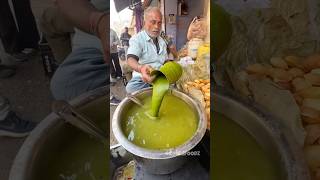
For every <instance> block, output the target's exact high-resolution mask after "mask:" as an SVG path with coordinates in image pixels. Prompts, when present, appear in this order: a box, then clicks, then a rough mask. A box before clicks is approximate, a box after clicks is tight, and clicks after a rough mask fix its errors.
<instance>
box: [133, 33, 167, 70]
mask: <svg viewBox="0 0 320 180" xmlns="http://www.w3.org/2000/svg"><path fill="white" fill-rule="evenodd" d="M158 43H159V53H157V47H156V45H155V44H154V43H153V41H152V39H151V38H150V36H149V35H148V34H147V32H146V31H145V30H143V31H141V32H139V33H138V34H136V35H134V36H133V37H132V38H131V39H130V41H129V48H128V54H133V55H136V56H138V57H139V61H138V63H139V64H148V65H150V66H151V67H152V68H154V69H159V68H160V67H161V66H162V65H163V64H164V62H165V60H166V59H168V53H167V45H166V43H165V41H164V40H163V39H162V38H161V37H160V36H159V37H158ZM132 76H141V74H140V73H138V72H136V71H133V73H132Z"/></svg>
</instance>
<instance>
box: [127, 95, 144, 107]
mask: <svg viewBox="0 0 320 180" xmlns="http://www.w3.org/2000/svg"><path fill="white" fill-rule="evenodd" d="M127 98H129V99H130V100H131V101H133V102H134V103H136V104H137V105H139V106H141V107H143V103H142V101H141V100H140V99H138V98H137V97H136V96H134V95H132V94H127Z"/></svg>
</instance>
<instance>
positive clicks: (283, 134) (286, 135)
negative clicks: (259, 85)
mask: <svg viewBox="0 0 320 180" xmlns="http://www.w3.org/2000/svg"><path fill="white" fill-rule="evenodd" d="M213 91H214V93H213V96H212V98H213V99H217V100H216V101H214V103H213V106H215V105H216V103H217V101H219V100H223V101H224V102H228V103H231V102H232V103H234V104H237V107H239V110H240V109H241V110H242V111H246V112H249V113H250V114H251V116H255V117H256V118H257V119H259V121H258V122H259V123H260V124H262V125H263V126H265V127H266V129H267V131H268V132H269V133H270V132H271V133H270V136H271V137H272V138H273V140H274V142H275V146H277V151H278V153H280V154H281V155H283V156H282V158H281V163H282V165H283V168H284V169H285V171H286V173H287V174H286V175H287V179H288V180H301V179H303V180H310V172H309V169H308V165H307V163H306V160H305V157H304V154H303V150H302V147H301V146H299V144H298V142H297V141H296V140H295V139H294V138H293V137H294V136H293V135H292V132H291V131H289V130H288V129H285V128H284V127H283V126H282V124H280V123H279V122H280V120H279V119H278V118H277V117H275V116H274V115H272V114H271V113H270V112H268V111H266V110H265V109H264V108H263V107H262V106H261V105H260V104H257V103H256V102H253V101H252V100H250V99H247V98H245V97H243V96H240V95H239V94H237V93H236V92H235V91H233V90H230V89H225V88H223V87H221V86H215V88H214V90H213ZM216 112H218V111H216ZM219 113H222V112H219ZM222 114H224V113H222ZM224 115H225V116H227V117H228V115H226V114H224ZM229 118H230V117H229ZM233 121H234V120H233ZM234 122H235V123H237V124H238V125H239V126H241V127H242V128H244V129H245V130H246V131H247V132H248V133H249V134H251V132H250V131H249V129H247V128H246V127H244V126H243V125H241V124H240V123H239V122H236V121H234ZM251 135H252V134H251ZM254 138H255V140H256V141H257V139H256V137H254ZM260 145H261V144H260Z"/></svg>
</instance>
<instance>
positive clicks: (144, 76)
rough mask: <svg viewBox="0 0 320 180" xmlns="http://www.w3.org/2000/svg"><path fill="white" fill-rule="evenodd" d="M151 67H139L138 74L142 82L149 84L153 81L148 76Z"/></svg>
mask: <svg viewBox="0 0 320 180" xmlns="http://www.w3.org/2000/svg"><path fill="white" fill-rule="evenodd" d="M152 70H153V69H152V67H151V66H150V65H147V64H145V65H142V66H141V67H140V72H141V74H142V80H143V81H144V82H146V83H149V84H150V83H151V82H152V81H153V78H152V77H151V76H150V73H151V71H152Z"/></svg>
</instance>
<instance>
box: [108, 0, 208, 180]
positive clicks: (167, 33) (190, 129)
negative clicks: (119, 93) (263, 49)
mask: <svg viewBox="0 0 320 180" xmlns="http://www.w3.org/2000/svg"><path fill="white" fill-rule="evenodd" d="M195 3H196V2H195V1H167V0H161V1H151V2H150V1H144V2H143V3H142V4H143V7H144V8H147V7H148V5H149V6H156V7H159V8H160V10H161V12H162V15H163V18H162V19H163V25H162V30H163V33H162V34H161V37H162V38H163V39H164V40H165V41H166V42H167V43H168V42H170V43H171V44H172V46H168V49H169V52H170V55H169V59H168V60H169V61H168V62H167V63H165V64H164V65H163V66H162V67H160V69H159V70H154V71H152V72H151V74H152V75H154V76H155V77H156V78H155V80H154V81H153V87H152V88H148V89H142V90H139V91H137V92H134V93H132V94H131V95H130V96H129V97H128V96H127V97H125V98H124V99H123V100H122V102H121V103H120V104H119V106H118V107H117V109H116V110H115V112H114V114H113V119H112V131H113V134H114V135H115V138H116V140H117V141H118V142H119V144H117V145H115V146H112V147H111V148H110V151H111V166H112V169H111V172H112V175H113V178H114V179H127V178H129V179H130V178H132V179H209V167H210V162H209V160H208V159H209V157H210V134H209V127H210V126H209V124H210V123H209V119H210V108H209V107H210V80H209V79H210V78H209V77H210V46H209V44H210V32H209V25H210V17H209V16H210V11H209V10H210V8H209V7H210V2H209V1H208V0H203V1H199V2H197V3H196V4H195ZM196 5H197V6H196ZM137 6H138V5H137ZM130 8H132V6H131V7H130ZM139 8H140V7H139ZM132 9H133V8H132ZM133 11H134V13H135V17H134V18H133V20H134V23H131V24H132V25H134V27H135V30H136V32H138V31H139V30H140V28H141V27H140V25H141V24H140V22H141V21H140V18H141V16H140V11H139V9H136V10H135V9H133ZM189 27H190V28H189ZM188 29H190V30H189V32H188ZM199 32H200V34H199ZM176 49H177V50H178V53H176V52H175V50H176ZM184 52H185V53H184ZM161 75H164V76H161ZM166 80H168V81H169V83H166V82H165V81H166ZM187 85H190V87H188V88H186V86H187ZM164 89H169V90H168V91H167V90H165V91H164ZM196 93H198V94H199V93H200V94H201V96H197V95H196ZM161 94H162V96H161ZM199 97H200V98H199ZM201 98H202V99H201ZM156 100H160V104H159V103H157V102H155V101H156ZM155 104H157V105H155ZM154 107H158V111H154V110H153V109H154ZM150 108H151V111H150V112H149V109H150ZM157 112H159V115H156V116H153V115H155V114H157ZM177 115H178V116H177Z"/></svg>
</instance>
